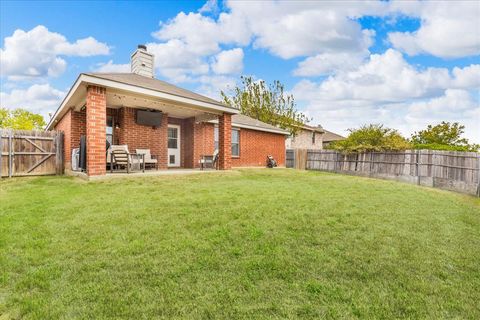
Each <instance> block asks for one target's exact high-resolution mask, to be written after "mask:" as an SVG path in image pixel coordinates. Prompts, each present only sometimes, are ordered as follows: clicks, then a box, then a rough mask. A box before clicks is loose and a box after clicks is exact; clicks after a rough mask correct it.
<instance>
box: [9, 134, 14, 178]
mask: <svg viewBox="0 0 480 320" xmlns="http://www.w3.org/2000/svg"><path fill="white" fill-rule="evenodd" d="M12 133H13V131H12V130H8V177H9V178H11V177H12V171H13V150H12V148H13V144H12Z"/></svg>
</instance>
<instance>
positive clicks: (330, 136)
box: [322, 129, 345, 142]
mask: <svg viewBox="0 0 480 320" xmlns="http://www.w3.org/2000/svg"><path fill="white" fill-rule="evenodd" d="M323 131H325V133H324V134H323V137H322V140H323V142H331V141H338V140H345V137H343V136H341V135H339V134H336V133H333V132H331V131H328V130H325V129H324V130H323Z"/></svg>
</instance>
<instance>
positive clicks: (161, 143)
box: [155, 113, 182, 170]
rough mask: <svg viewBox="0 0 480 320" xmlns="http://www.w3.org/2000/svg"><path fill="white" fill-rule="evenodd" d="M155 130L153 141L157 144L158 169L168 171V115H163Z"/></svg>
mask: <svg viewBox="0 0 480 320" xmlns="http://www.w3.org/2000/svg"><path fill="white" fill-rule="evenodd" d="M155 130H156V131H157V132H156V133H155V139H156V140H157V143H158V152H157V155H158V159H157V161H158V169H160V170H165V169H168V114H166V113H164V114H163V117H162V124H161V125H160V127H159V128H157V129H155ZM180 138H181V139H182V137H180Z"/></svg>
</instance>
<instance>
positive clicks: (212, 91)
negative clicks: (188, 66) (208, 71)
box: [195, 75, 236, 101]
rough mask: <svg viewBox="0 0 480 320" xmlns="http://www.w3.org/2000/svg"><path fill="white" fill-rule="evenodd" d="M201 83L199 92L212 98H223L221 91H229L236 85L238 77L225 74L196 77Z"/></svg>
mask: <svg viewBox="0 0 480 320" xmlns="http://www.w3.org/2000/svg"><path fill="white" fill-rule="evenodd" d="M195 81H196V82H198V83H200V86H199V87H198V88H197V89H196V91H197V92H199V93H200V94H203V95H205V96H207V97H210V98H212V99H216V100H219V101H220V100H221V95H220V91H225V92H229V91H230V90H232V89H233V88H235V85H236V79H235V78H233V77H230V76H225V75H215V76H200V77H198V78H197V79H195Z"/></svg>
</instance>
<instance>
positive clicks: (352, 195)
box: [0, 169, 480, 320]
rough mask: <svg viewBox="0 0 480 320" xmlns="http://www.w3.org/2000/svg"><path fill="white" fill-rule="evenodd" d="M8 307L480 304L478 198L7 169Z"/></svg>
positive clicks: (331, 308) (398, 312) (435, 308)
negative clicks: (13, 175) (87, 178)
mask: <svg viewBox="0 0 480 320" xmlns="http://www.w3.org/2000/svg"><path fill="white" fill-rule="evenodd" d="M0 200H1V201H0V250H1V251H0V315H2V316H0V319H2V320H3V319H17V318H19V319H20V318H21V319H161V318H164V319H176V318H179V319H286V318H290V319H294V318H305V319H314V318H344V319H351V318H361V319H375V318H377V319H380V318H381V319H392V318H410V319H418V318H429V319H451V318H457V319H479V318H480V303H479V301H480V201H479V199H476V198H473V197H469V196H463V195H459V194H454V193H449V192H444V191H439V190H433V189H427V188H421V187H417V186H413V185H407V184H402V183H397V182H392V181H381V180H373V179H367V178H359V177H351V176H342V175H335V174H327V173H320V172H305V171H303V172H302V171H294V170H281V169H279V170H266V169H265V170H242V171H233V172H228V173H217V172H215V173H212V174H199V175H189V176H162V177H146V178H134V179H115V180H110V181H101V182H84V181H81V180H77V179H73V178H67V177H37V178H21V179H11V180H4V181H2V182H0Z"/></svg>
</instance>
